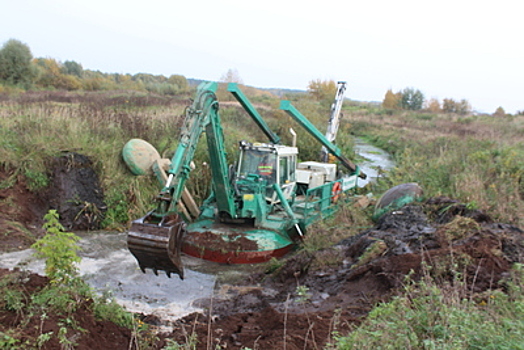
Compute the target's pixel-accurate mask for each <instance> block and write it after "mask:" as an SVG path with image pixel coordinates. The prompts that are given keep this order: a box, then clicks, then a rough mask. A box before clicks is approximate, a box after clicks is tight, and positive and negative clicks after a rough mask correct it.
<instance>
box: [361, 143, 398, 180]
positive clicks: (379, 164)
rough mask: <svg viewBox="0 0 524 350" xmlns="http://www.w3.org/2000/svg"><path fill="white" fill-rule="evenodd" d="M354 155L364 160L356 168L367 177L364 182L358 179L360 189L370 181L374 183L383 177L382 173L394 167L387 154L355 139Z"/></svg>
mask: <svg viewBox="0 0 524 350" xmlns="http://www.w3.org/2000/svg"><path fill="white" fill-rule="evenodd" d="M355 153H357V154H358V155H360V156H361V157H363V158H364V161H363V162H359V163H358V166H359V167H360V169H362V171H363V172H364V173H365V174H366V175H367V176H368V177H367V179H365V180H362V179H358V185H359V186H360V187H364V186H365V185H367V184H368V183H369V182H370V181H375V180H376V179H377V178H379V177H380V176H383V175H384V173H383V172H384V171H387V170H390V169H392V168H393V167H394V166H395V163H394V162H393V160H392V159H391V156H390V155H389V154H388V153H387V152H385V151H383V150H381V149H380V148H377V147H375V146H372V145H370V144H368V143H366V142H365V141H364V140H362V139H358V138H357V139H355Z"/></svg>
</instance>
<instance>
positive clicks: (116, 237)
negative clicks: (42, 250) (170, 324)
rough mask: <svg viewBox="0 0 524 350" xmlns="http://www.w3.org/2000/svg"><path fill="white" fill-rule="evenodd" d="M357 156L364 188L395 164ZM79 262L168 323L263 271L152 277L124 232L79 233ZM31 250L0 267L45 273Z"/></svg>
mask: <svg viewBox="0 0 524 350" xmlns="http://www.w3.org/2000/svg"><path fill="white" fill-rule="evenodd" d="M356 152H357V153H358V154H360V155H361V156H362V157H364V158H365V161H364V162H360V163H359V166H360V167H361V168H362V170H363V171H364V172H365V173H366V174H367V175H368V179H367V180H359V186H364V185H365V184H366V183H368V182H369V181H373V180H374V179H376V178H377V177H378V176H380V174H381V170H388V169H390V168H392V167H393V166H394V164H393V162H392V161H391V159H390V157H389V155H388V154H387V153H385V152H384V151H382V150H380V149H378V148H376V147H373V146H371V145H368V144H366V143H364V142H363V141H362V140H357V141H356ZM79 235H80V236H81V238H82V239H81V241H80V243H79V245H80V247H81V251H80V252H79V255H80V256H81V257H82V261H81V262H80V264H79V270H80V274H81V275H82V276H83V278H84V279H85V280H86V281H87V282H88V283H89V284H90V285H91V286H92V287H93V288H94V289H95V290H96V291H97V292H99V293H101V294H102V293H108V294H109V295H111V296H112V297H113V298H114V299H115V300H116V301H117V302H118V303H119V304H121V305H123V306H124V307H126V309H127V310H129V311H131V312H137V313H144V314H148V315H155V316H158V317H159V318H160V319H162V320H164V321H171V320H175V319H177V318H180V317H183V316H185V315H187V314H190V313H192V312H194V311H198V310H199V308H198V307H196V306H195V305H198V304H199V303H198V301H199V300H200V299H209V298H211V297H213V298H217V297H219V294H220V293H218V294H217V293H215V289H216V288H217V287H218V285H223V284H234V283H235V281H238V280H242V279H244V278H245V277H246V276H247V275H248V274H251V273H252V272H254V271H258V270H260V269H263V268H264V266H263V265H261V264H257V265H230V266H224V265H220V264H215V263H211V262H207V261H204V260H201V259H196V258H192V257H187V256H184V257H183V263H184V265H185V267H186V271H185V275H186V278H185V279H184V280H183V281H182V280H180V279H179V278H178V276H176V275H174V276H173V277H172V278H167V277H166V276H165V275H164V274H159V276H155V275H154V274H153V273H152V272H151V271H150V270H148V272H147V274H143V273H142V272H141V271H140V269H139V268H138V264H137V262H136V260H135V258H134V257H133V256H132V255H131V253H130V252H129V251H128V250H127V246H126V234H125V233H118V234H115V233H114V232H96V233H92V232H91V233H89V234H86V233H83V234H79ZM32 254H33V250H31V249H27V250H23V251H19V252H13V253H4V254H1V255H0V267H2V268H14V267H21V268H25V269H27V270H30V271H33V272H36V273H39V274H44V262H43V261H42V260H38V259H35V258H34V257H33V255H32Z"/></svg>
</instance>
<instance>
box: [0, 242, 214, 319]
mask: <svg viewBox="0 0 524 350" xmlns="http://www.w3.org/2000/svg"><path fill="white" fill-rule="evenodd" d="M80 235H82V234H80ZM79 245H80V247H81V251H79V255H80V256H81V257H82V261H81V262H80V264H79V265H78V267H79V270H80V275H81V276H82V277H83V278H84V280H85V281H86V282H87V283H89V285H91V286H92V287H93V288H94V289H95V291H97V292H98V293H100V294H102V293H108V294H109V295H111V296H112V297H113V298H114V299H115V300H116V301H117V302H118V303H119V304H120V305H122V306H124V307H125V308H126V309H127V310H128V311H131V312H136V313H144V314H148V315H155V316H157V317H159V318H160V319H162V320H166V321H172V320H175V319H177V318H180V317H183V316H185V315H188V314H190V313H192V312H195V311H199V308H197V307H195V306H194V305H193V303H194V302H195V301H196V300H199V299H203V298H210V297H211V296H212V295H213V292H214V287H215V283H216V280H217V277H216V275H215V274H211V273H204V272H199V271H196V270H193V269H187V270H186V278H185V279H184V280H183V281H182V280H180V278H178V276H176V275H175V276H173V278H167V276H165V274H163V275H162V274H159V276H155V275H154V274H153V273H152V272H151V271H148V273H146V274H144V273H142V271H140V269H139V268H138V264H137V262H136V260H135V258H134V257H133V256H132V255H131V254H130V253H129V251H128V250H127V247H126V234H125V233H121V234H115V233H97V234H92V233H90V234H89V235H84V237H82V239H81V241H80V242H79ZM33 252H34V251H33V250H32V249H26V250H23V251H19V252H13V253H6V254H2V255H1V258H0V267H2V268H9V269H12V268H14V267H20V268H23V269H26V270H29V271H31V272H35V273H38V274H41V275H43V274H44V261H43V260H41V259H36V258H35V257H34V256H33ZM193 260H199V259H193ZM199 261H201V260H199ZM201 262H202V263H205V262H204V261H201ZM198 263H199V262H198V261H190V262H188V265H193V266H197V265H198Z"/></svg>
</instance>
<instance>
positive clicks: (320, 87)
mask: <svg viewBox="0 0 524 350" xmlns="http://www.w3.org/2000/svg"><path fill="white" fill-rule="evenodd" d="M307 91H308V93H309V94H310V95H311V96H313V98H314V99H316V100H317V101H329V102H331V101H332V100H333V99H334V98H335V94H336V93H337V84H336V83H335V81H334V80H321V79H316V80H311V81H310V82H309V84H308V87H307Z"/></svg>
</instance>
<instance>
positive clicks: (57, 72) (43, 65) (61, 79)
mask: <svg viewBox="0 0 524 350" xmlns="http://www.w3.org/2000/svg"><path fill="white" fill-rule="evenodd" d="M34 62H35V64H36V67H37V72H38V73H37V78H36V80H35V83H36V84H37V85H39V86H42V87H54V88H55V89H61V90H79V89H81V88H82V83H81V81H80V79H79V78H78V77H76V76H73V75H69V74H63V73H62V72H63V71H64V69H63V66H62V64H61V63H60V62H57V61H56V60H55V59H53V58H37V59H35V60H34Z"/></svg>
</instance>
